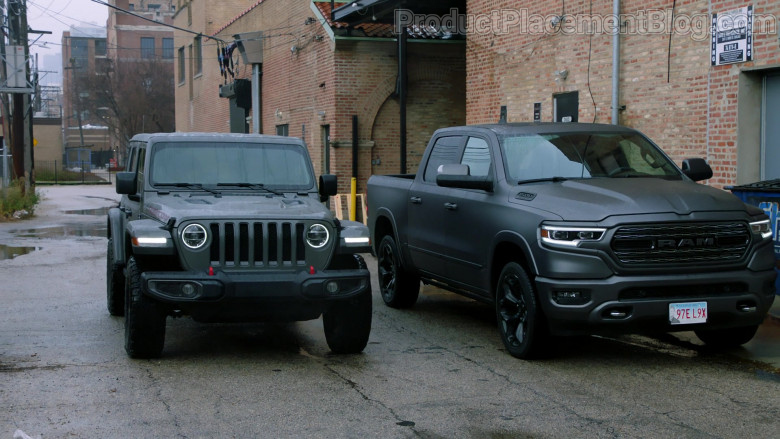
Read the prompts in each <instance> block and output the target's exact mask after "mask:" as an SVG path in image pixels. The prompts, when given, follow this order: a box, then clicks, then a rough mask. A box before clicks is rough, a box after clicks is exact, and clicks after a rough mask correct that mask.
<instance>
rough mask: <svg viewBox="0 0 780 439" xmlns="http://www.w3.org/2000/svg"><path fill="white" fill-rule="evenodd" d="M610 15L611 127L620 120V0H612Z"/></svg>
mask: <svg viewBox="0 0 780 439" xmlns="http://www.w3.org/2000/svg"><path fill="white" fill-rule="evenodd" d="M612 15H613V16H614V17H615V28H614V34H613V35H612V125H619V121H620V120H619V119H620V0H612Z"/></svg>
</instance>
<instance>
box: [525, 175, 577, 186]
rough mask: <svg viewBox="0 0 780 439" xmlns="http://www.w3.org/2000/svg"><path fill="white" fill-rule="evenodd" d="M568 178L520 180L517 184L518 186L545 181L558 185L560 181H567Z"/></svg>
mask: <svg viewBox="0 0 780 439" xmlns="http://www.w3.org/2000/svg"><path fill="white" fill-rule="evenodd" d="M566 180H568V178H566V177H547V178H532V179H530V180H520V181H518V182H517V184H518V185H520V184H526V183H541V182H544V181H552V182H553V183H557V182H559V181H566Z"/></svg>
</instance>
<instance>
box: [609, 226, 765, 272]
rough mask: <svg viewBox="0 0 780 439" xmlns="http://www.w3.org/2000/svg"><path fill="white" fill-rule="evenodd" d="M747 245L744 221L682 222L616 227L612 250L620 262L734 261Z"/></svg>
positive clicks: (748, 229) (748, 233)
mask: <svg viewBox="0 0 780 439" xmlns="http://www.w3.org/2000/svg"><path fill="white" fill-rule="evenodd" d="M749 246H750V228H749V227H748V225H747V224H746V223H741V222H730V223H692V224H690V223H686V224H679V223H678V224H656V225H637V226H625V227H620V228H618V230H617V231H616V232H615V236H614V237H613V238H612V251H613V252H614V253H615V256H616V257H617V259H618V260H619V261H620V262H622V263H623V264H627V265H635V264H678V263H687V262H691V263H695V262H737V261H739V260H741V259H742V258H744V257H745V254H746V253H747V251H748V248H749Z"/></svg>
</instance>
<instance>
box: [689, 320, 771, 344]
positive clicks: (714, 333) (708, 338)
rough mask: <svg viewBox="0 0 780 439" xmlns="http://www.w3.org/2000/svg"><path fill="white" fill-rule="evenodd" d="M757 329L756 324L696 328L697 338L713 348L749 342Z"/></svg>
mask: <svg viewBox="0 0 780 439" xmlns="http://www.w3.org/2000/svg"><path fill="white" fill-rule="evenodd" d="M756 331H758V325H753V326H743V327H740V328H727V329H696V330H694V332H695V333H696V336H697V337H699V340H701V341H703V342H704V343H705V344H707V346H712V347H715V348H734V347H737V346H741V345H743V344H745V343H747V342H749V341H750V340H751V339H752V338H753V336H754V335H756Z"/></svg>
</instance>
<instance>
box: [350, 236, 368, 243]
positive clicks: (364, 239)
mask: <svg viewBox="0 0 780 439" xmlns="http://www.w3.org/2000/svg"><path fill="white" fill-rule="evenodd" d="M368 241H369V239H368V237H367V236H365V237H362V238H344V243H345V244H368Z"/></svg>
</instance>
